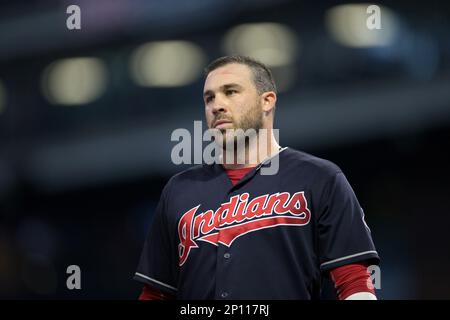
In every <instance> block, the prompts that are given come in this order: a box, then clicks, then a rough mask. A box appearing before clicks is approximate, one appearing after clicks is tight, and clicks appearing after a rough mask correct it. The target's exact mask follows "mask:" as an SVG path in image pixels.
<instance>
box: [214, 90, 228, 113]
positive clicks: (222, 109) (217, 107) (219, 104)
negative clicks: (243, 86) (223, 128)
mask: <svg viewBox="0 0 450 320" xmlns="http://www.w3.org/2000/svg"><path fill="white" fill-rule="evenodd" d="M226 112H227V106H226V103H225V102H224V101H223V99H222V97H221V95H220V94H218V95H216V97H215V99H214V103H213V106H212V113H213V114H214V115H216V114H217V113H226Z"/></svg>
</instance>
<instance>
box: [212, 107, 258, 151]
mask: <svg viewBox="0 0 450 320" xmlns="http://www.w3.org/2000/svg"><path fill="white" fill-rule="evenodd" d="M262 128H263V111H262V110H261V103H260V102H259V101H256V103H255V105H254V107H253V108H251V109H250V110H248V111H247V112H246V113H245V114H243V115H242V117H241V119H240V121H239V122H237V123H236V121H234V120H233V129H234V130H237V129H242V130H243V131H244V132H245V131H247V130H249V129H254V130H255V131H256V134H258V133H259V130H260V129H262ZM221 132H222V134H223V137H224V138H223V139H224V140H223V143H224V144H223V147H225V146H227V147H229V148H231V147H232V148H234V150H237V147H238V137H237V136H234V137H233V138H232V139H233V140H232V141H227V136H226V129H223V130H221ZM248 145H249V137H247V136H246V137H245V146H246V147H247V146H248Z"/></svg>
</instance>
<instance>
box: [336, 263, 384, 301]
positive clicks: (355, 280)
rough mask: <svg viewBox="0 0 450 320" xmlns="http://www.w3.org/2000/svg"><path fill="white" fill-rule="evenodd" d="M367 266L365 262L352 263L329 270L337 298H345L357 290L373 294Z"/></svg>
mask: <svg viewBox="0 0 450 320" xmlns="http://www.w3.org/2000/svg"><path fill="white" fill-rule="evenodd" d="M367 267H368V265H367V263H353V264H347V265H345V266H342V267H337V268H335V269H333V270H331V271H330V274H331V279H332V280H333V281H334V286H335V287H336V289H337V293H338V296H339V300H345V299H346V298H348V297H349V296H351V295H352V294H354V293H357V292H370V293H372V294H374V295H375V289H374V287H373V285H372V280H371V279H370V274H369V271H367Z"/></svg>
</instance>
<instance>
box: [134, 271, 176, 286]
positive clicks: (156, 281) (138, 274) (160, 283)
mask: <svg viewBox="0 0 450 320" xmlns="http://www.w3.org/2000/svg"><path fill="white" fill-rule="evenodd" d="M135 275H136V276H139V277H141V278H144V279H147V280H150V281H153V282H155V283H157V284H159V285H162V286H164V287H167V288H169V289H172V290H175V291H178V289H177V288H175V287H172V286H169V285H168V284H165V283H163V282H161V281H158V280H155V279H152V278H150V277H147V276H146V275H143V274H142V273H139V272H136V273H135Z"/></svg>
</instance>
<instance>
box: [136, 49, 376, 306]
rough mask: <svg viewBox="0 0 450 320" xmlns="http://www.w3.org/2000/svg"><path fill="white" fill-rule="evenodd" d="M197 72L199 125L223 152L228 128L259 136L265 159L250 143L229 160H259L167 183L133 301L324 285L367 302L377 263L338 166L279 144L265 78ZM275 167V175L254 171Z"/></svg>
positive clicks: (271, 88)
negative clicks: (217, 136)
mask: <svg viewBox="0 0 450 320" xmlns="http://www.w3.org/2000/svg"><path fill="white" fill-rule="evenodd" d="M205 73H206V78H205V84H204V93H203V97H204V105H205V114H206V121H207V124H208V127H209V128H210V129H213V130H215V131H216V132H221V133H223V135H222V138H221V139H222V140H221V141H220V142H221V143H222V144H221V145H223V146H229V145H230V144H231V145H233V146H234V147H236V144H235V142H236V141H234V140H233V139H234V138H235V136H233V135H232V134H231V135H230V134H228V132H230V131H232V130H230V129H243V130H247V129H255V130H256V131H257V132H259V131H258V130H259V129H265V130H266V132H269V135H268V141H267V142H268V143H267V145H268V148H267V149H266V153H262V156H261V153H258V150H257V146H255V144H254V143H252V142H249V143H246V144H244V146H245V148H244V149H242V150H237V153H239V152H241V153H242V152H245V153H246V155H247V156H249V157H248V158H249V159H256V160H255V161H245V162H239V163H238V162H237V161H234V160H235V159H227V161H223V163H214V164H203V165H198V166H194V167H191V168H190V169H188V170H185V171H183V172H181V173H178V174H176V175H174V176H173V177H172V178H171V179H170V180H169V181H168V183H167V184H166V185H165V187H164V189H163V191H162V194H161V198H160V201H159V203H158V205H157V208H156V211H155V213H154V216H153V221H152V223H151V227H150V230H149V233H148V236H147V239H146V241H145V244H144V248H143V251H142V254H141V258H140V261H139V265H138V268H137V272H136V274H135V276H134V279H135V280H138V281H140V282H142V283H144V288H143V291H142V293H141V295H140V297H139V298H140V299H222V300H223V299H252V300H254V299H257V300H258V299H318V298H320V293H321V292H320V290H321V284H322V283H323V281H324V279H325V278H327V277H329V278H331V279H332V281H333V282H334V285H335V288H336V294H337V296H338V297H339V299H367V300H375V299H376V296H375V292H374V289H373V286H372V282H371V281H370V274H369V272H368V271H367V268H368V266H369V265H372V264H377V263H378V262H379V257H378V253H377V251H376V249H375V246H374V244H373V241H372V238H371V233H370V230H369V228H368V226H367V224H366V223H365V221H364V213H363V210H362V208H361V206H360V204H359V202H358V200H357V198H356V196H355V193H354V192H353V190H352V188H351V186H350V184H349V182H348V181H347V179H346V177H345V175H344V173H343V172H342V170H341V169H340V168H339V167H338V166H337V165H335V164H333V163H332V162H330V161H327V160H324V159H321V158H318V157H315V156H313V155H310V154H308V153H305V152H302V151H298V150H294V149H293V148H290V147H289V146H284V147H281V146H279V145H278V143H277V141H276V139H275V138H274V135H273V122H274V114H275V105H276V101H277V93H276V92H277V91H276V86H275V83H274V80H273V77H272V74H271V72H270V70H269V69H268V68H267V67H266V66H265V65H263V64H262V63H260V62H258V61H255V60H253V59H251V58H248V57H243V56H226V57H222V58H219V59H217V60H215V61H213V62H212V63H211V64H210V65H209V66H208V67H207V68H206V72H205ZM257 138H260V137H259V136H258V137H257ZM230 141H231V142H233V141H234V142H233V143H229V142H230ZM224 155H225V157H226V155H227V153H226V152H225V153H224ZM250 156H254V157H250ZM274 159H277V161H278V171H277V173H276V174H271V175H265V174H262V173H261V171H262V169H263V168H267V167H270V166H271V165H272V162H273V161H274ZM246 160H247V158H246Z"/></svg>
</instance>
